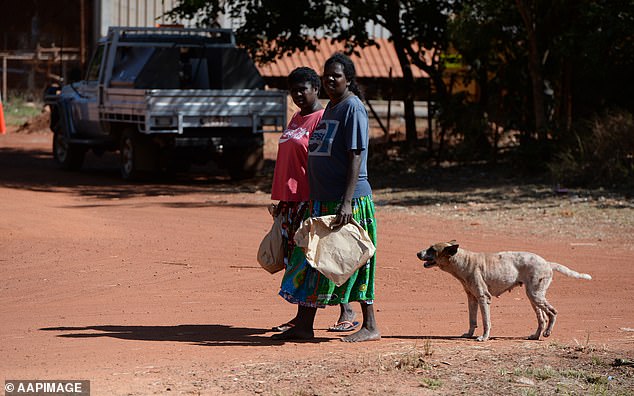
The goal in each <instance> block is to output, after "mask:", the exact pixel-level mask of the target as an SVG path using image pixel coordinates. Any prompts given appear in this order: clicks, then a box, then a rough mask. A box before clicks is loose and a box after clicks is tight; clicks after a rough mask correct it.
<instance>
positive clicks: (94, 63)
mask: <svg viewBox="0 0 634 396" xmlns="http://www.w3.org/2000/svg"><path fill="white" fill-rule="evenodd" d="M103 50H104V46H103V45H100V46H98V47H97V49H96V50H95V54H94V55H93V57H92V59H91V61H90V65H89V66H88V72H87V73H86V80H88V81H96V80H98V79H99V68H100V67H101V60H102V59H103Z"/></svg>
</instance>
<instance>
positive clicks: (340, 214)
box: [330, 150, 362, 230]
mask: <svg viewBox="0 0 634 396" xmlns="http://www.w3.org/2000/svg"><path fill="white" fill-rule="evenodd" d="M361 152H362V150H350V151H349V152H348V153H349V155H348V157H349V163H348V175H347V177H346V191H345V193H344V195H343V200H342V202H341V206H340V207H339V210H338V211H337V217H336V218H335V221H334V222H333V223H332V224H331V226H330V228H331V229H333V230H334V229H335V228H338V227H341V226H342V225H344V224H348V223H350V222H351V221H352V196H353V195H354V189H355V188H356V186H357V181H358V180H359V172H360V171H361Z"/></svg>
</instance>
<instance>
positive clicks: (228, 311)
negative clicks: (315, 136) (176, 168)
mask: <svg viewBox="0 0 634 396" xmlns="http://www.w3.org/2000/svg"><path fill="white" fill-rule="evenodd" d="M50 140H51V135H50V133H48V132H43V131H39V132H30V133H29V132H28V131H25V130H22V131H20V132H16V130H15V128H12V130H10V131H9V133H8V134H6V135H4V136H2V135H0V167H1V169H2V171H1V172H0V213H1V217H0V264H2V268H3V270H2V278H1V280H2V282H1V283H0V322H1V323H2V326H1V327H0V339H1V340H2V342H1V343H0V355H1V356H2V359H0V373H1V375H2V379H0V381H3V380H10V379H85V380H90V381H91V391H92V394H93V395H151V394H161V395H165V394H179V395H180V394H184V395H190V394H191V395H199V394H201V395H217V394H244V395H248V394H264V395H333V394H343V395H346V394H362V393H367V394H377V395H381V394H391V395H411V394H421V395H427V394H442V395H446V394H481V395H490V394H500V395H501V394H504V395H507V394H516V395H542V394H554V393H561V394H575V395H594V394H596V395H604V394H609V395H627V394H632V393H634V367H633V365H632V364H633V363H632V362H633V361H634V265H633V264H634V263H633V261H634V260H633V259H634V248H633V247H632V246H633V244H632V243H633V242H634V237H633V235H634V201H633V199H632V198H631V197H623V196H619V195H616V194H612V193H609V192H607V191H601V190H600V191H564V190H562V189H558V190H555V191H554V192H553V189H552V188H550V187H549V186H546V185H543V184H533V183H531V182H526V183H518V182H517V181H509V180H504V179H495V178H491V177H489V175H487V174H486V172H485V171H483V172H471V173H468V174H467V173H459V174H455V173H454V174H447V173H443V172H441V171H438V170H434V171H431V170H426V169H418V168H417V169H410V168H408V167H407V166H399V169H398V170H394V171H393V172H391V171H390V170H391V169H392V168H390V166H391V165H390V164H376V163H375V164H373V166H372V167H373V169H376V170H377V174H378V173H380V172H379V170H382V171H383V173H382V174H381V175H382V176H381V177H380V178H378V180H376V182H375V184H374V186H375V191H374V193H375V199H376V202H377V212H378V213H377V215H378V220H379V245H378V253H377V254H378V262H379V268H378V275H377V290H378V295H377V299H376V311H377V321H378V323H379V326H380V330H381V333H382V339H381V340H380V341H376V342H369V343H360V344H347V343H342V342H339V338H340V337H341V334H337V333H329V332H327V331H326V328H327V327H328V326H329V325H331V324H332V323H333V322H334V321H335V319H336V318H337V314H338V310H337V309H336V308H328V309H326V310H321V311H320V312H319V313H318V316H317V319H316V339H315V340H314V341H312V342H273V341H271V340H270V335H271V334H272V333H271V332H270V331H269V330H268V329H270V327H271V326H274V325H277V324H280V323H283V322H284V321H286V320H287V319H290V318H291V317H292V315H293V314H294V311H295V307H294V306H292V305H290V304H288V303H286V302H285V301H283V300H282V299H281V298H280V297H278V296H277V289H278V286H279V280H280V274H276V275H268V274H267V273H266V272H264V271H263V270H262V269H260V268H259V267H258V265H257V263H256V261H255V254H256V250H257V246H258V242H259V240H260V238H261V237H262V236H263V235H264V233H265V232H266V231H267V230H268V227H269V226H270V217H269V216H268V214H267V211H266V209H265V206H266V205H267V204H268V203H270V199H269V188H268V186H269V185H270V168H271V166H272V165H271V162H270V161H269V162H268V163H267V169H268V174H267V175H265V176H263V177H262V178H259V179H258V180H251V181H247V182H242V183H236V182H230V181H229V180H228V179H227V178H226V177H225V176H224V174H223V173H222V172H220V171H218V170H215V169H214V168H213V167H207V168H200V169H194V170H193V171H192V172H191V173H189V174H179V175H169V176H165V177H163V178H158V179H156V180H150V181H146V182H142V183H126V182H123V181H121V180H120V178H119V176H118V169H117V166H116V159H115V157H114V156H112V155H110V156H109V155H106V156H105V157H104V158H96V157H94V156H92V155H90V156H88V158H87V161H86V164H85V167H84V169H83V170H82V171H81V172H64V171H62V170H59V169H57V167H56V166H55V164H54V163H53V160H52V157H51V153H50ZM267 147H269V148H270V147H274V144H268V145H267ZM273 155H274V154H272V153H271V150H268V151H267V156H268V158H269V159H270V158H272V156H273ZM451 239H456V240H457V241H458V242H459V243H460V244H461V245H462V246H463V247H464V248H467V249H470V250H476V251H498V250H530V251H533V252H536V253H538V254H541V255H543V256H544V257H546V258H548V259H550V260H552V261H556V262H559V263H562V264H565V265H568V266H570V267H571V268H573V269H575V270H577V271H579V272H585V273H589V274H591V275H592V277H593V279H592V280H591V281H584V280H577V279H571V278H566V277H565V276H563V275H561V274H558V273H557V274H556V275H555V279H554V281H553V284H552V286H551V288H550V290H549V294H548V296H549V300H550V302H551V303H552V304H553V305H554V306H555V307H556V308H557V310H558V311H559V316H558V319H557V324H556V326H555V329H554V332H553V334H552V336H551V337H550V338H548V339H543V340H541V341H527V340H525V339H524V337H525V336H527V335H528V334H530V333H532V332H533V331H534V329H535V326H536V320H535V316H534V314H533V312H532V310H531V308H530V306H529V303H528V301H527V299H526V296H525V295H524V290H523V289H521V288H520V289H515V290H513V291H512V292H510V293H507V294H506V295H504V296H501V297H500V298H499V299H494V301H493V303H492V308H491V311H492V321H493V328H492V339H491V340H490V341H488V342H484V343H479V342H476V341H475V340H472V339H462V338H459V337H458V336H459V335H460V334H462V333H463V332H464V331H465V330H466V328H467V313H466V311H467V306H466V297H465V295H464V292H463V291H462V289H461V286H460V285H459V284H458V282H457V281H456V280H454V279H453V278H451V277H450V275H449V274H446V273H444V272H441V271H439V270H437V269H428V270H426V269H424V268H423V267H422V265H421V262H420V261H418V260H417V259H416V252H417V251H418V250H420V249H423V248H426V247H428V246H429V245H430V244H432V243H434V242H439V241H447V240H451ZM355 309H356V310H357V312H359V311H358V307H356V306H355ZM358 315H360V313H358ZM478 330H479V331H481V329H478ZM478 334H480V333H478Z"/></svg>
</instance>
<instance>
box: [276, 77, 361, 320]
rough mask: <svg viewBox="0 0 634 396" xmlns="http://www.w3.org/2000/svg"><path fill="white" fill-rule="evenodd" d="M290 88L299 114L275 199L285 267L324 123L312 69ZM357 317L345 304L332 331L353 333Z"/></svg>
mask: <svg viewBox="0 0 634 396" xmlns="http://www.w3.org/2000/svg"><path fill="white" fill-rule="evenodd" d="M288 87H289V90H290V94H291V98H292V99H293V103H295V104H296V105H297V107H299V109H300V110H299V111H298V112H296V113H295V114H293V117H292V118H291V120H290V122H289V123H288V127H287V128H286V129H285V130H284V132H283V133H282V135H281V136H280V140H279V143H278V151H277V160H276V162H275V171H274V173H273V186H272V188H271V199H273V200H279V203H278V204H277V205H276V206H275V210H274V213H273V215H274V216H276V215H277V214H282V216H283V219H284V221H283V223H282V237H283V239H284V242H285V243H284V263H285V264H286V265H288V260H289V259H290V256H291V254H292V253H293V249H294V248H295V242H294V241H293V237H294V235H295V231H296V230H297V228H298V227H299V225H300V224H301V222H302V220H303V219H304V215H305V213H306V210H307V208H308V199H309V187H308V175H307V173H306V169H307V164H308V138H309V136H310V134H311V133H312V132H313V131H314V130H315V127H316V126H317V124H319V122H320V121H321V116H322V115H323V113H324V108H323V106H322V105H321V103H320V102H319V89H320V88H321V79H320V78H319V75H318V74H317V73H316V72H315V71H314V70H313V69H311V68H309V67H298V68H296V69H295V70H293V71H292V72H291V74H289V76H288ZM354 318H355V313H354V311H353V310H352V308H351V307H350V306H349V304H342V306H341V314H340V316H339V320H338V321H337V323H335V325H334V326H333V327H331V328H330V329H329V330H331V331H350V330H353V329H354V328H356V327H357V326H358V322H354ZM295 322H296V318H293V319H292V320H290V321H289V322H287V323H284V324H282V325H279V326H275V327H273V330H274V331H286V330H288V329H290V328H292V327H294V326H295Z"/></svg>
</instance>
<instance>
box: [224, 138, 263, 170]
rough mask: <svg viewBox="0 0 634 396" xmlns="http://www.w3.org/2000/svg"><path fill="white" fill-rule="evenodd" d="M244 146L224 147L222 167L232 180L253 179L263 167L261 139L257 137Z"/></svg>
mask: <svg viewBox="0 0 634 396" xmlns="http://www.w3.org/2000/svg"><path fill="white" fill-rule="evenodd" d="M249 143H250V144H249V145H246V146H242V147H240V146H237V147H226V148H225V150H224V154H223V157H224V161H223V162H224V166H225V168H227V171H228V172H229V176H231V179H233V180H244V179H250V178H252V177H254V176H255V175H256V174H257V173H258V172H259V171H261V170H262V168H263V166H264V147H263V138H262V136H258V137H257V138H255V139H252V141H251V142H249Z"/></svg>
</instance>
